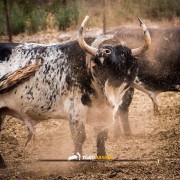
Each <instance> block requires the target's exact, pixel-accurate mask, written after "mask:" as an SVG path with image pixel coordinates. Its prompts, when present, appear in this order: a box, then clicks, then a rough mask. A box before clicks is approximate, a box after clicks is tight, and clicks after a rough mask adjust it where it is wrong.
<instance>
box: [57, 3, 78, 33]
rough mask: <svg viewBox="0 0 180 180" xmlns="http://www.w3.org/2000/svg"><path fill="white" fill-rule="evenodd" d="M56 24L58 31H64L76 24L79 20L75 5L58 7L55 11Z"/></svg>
mask: <svg viewBox="0 0 180 180" xmlns="http://www.w3.org/2000/svg"><path fill="white" fill-rule="evenodd" d="M55 17H56V24H57V26H58V29H59V30H66V29H67V28H68V27H70V26H72V25H74V24H77V23H78V18H79V9H78V5H77V4H76V3H70V4H68V5H67V6H65V7H63V6H59V8H58V9H56V10H55Z"/></svg>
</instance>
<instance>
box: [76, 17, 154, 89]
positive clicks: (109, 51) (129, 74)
mask: <svg viewBox="0 0 180 180" xmlns="http://www.w3.org/2000/svg"><path fill="white" fill-rule="evenodd" d="M88 19H89V17H88V16H86V17H85V19H84V20H83V22H82V24H81V27H80V30H79V37H78V42H79V45H80V46H81V48H82V49H83V50H84V51H86V52H87V53H89V54H90V55H92V58H90V59H91V61H92V62H93V64H94V65H95V66H93V68H92V70H93V71H92V72H93V74H94V75H96V77H98V78H100V80H102V82H105V81H106V80H107V79H108V80H109V82H110V83H111V84H113V85H114V86H116V87H117V86H119V85H120V84H121V83H122V81H126V82H128V83H131V82H132V80H133V78H134V77H135V73H136V69H137V61H136V57H137V56H139V55H142V54H143V53H144V52H145V51H146V50H147V49H148V48H149V46H150V44H151V37H150V34H149V32H148V30H147V28H146V26H145V24H143V22H142V21H141V20H140V19H139V21H140V26H141V27H142V30H143V31H144V39H145V43H144V45H143V46H141V47H139V48H136V49H129V48H128V47H126V46H123V45H115V46H103V47H101V48H96V47H92V46H89V45H88V44H87V43H86V42H85V41H84V37H83V29H84V26H85V24H86V22H87V20H88Z"/></svg>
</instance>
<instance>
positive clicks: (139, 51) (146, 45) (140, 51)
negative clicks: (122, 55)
mask: <svg viewBox="0 0 180 180" xmlns="http://www.w3.org/2000/svg"><path fill="white" fill-rule="evenodd" d="M138 20H139V22H140V26H141V29H142V30H143V32H144V45H143V46H141V47H139V48H136V49H131V52H132V55H133V56H140V55H142V54H143V53H145V52H146V51H147V50H148V49H149V46H150V45H151V36H150V34H149V31H148V29H147V27H146V25H145V24H144V23H143V22H142V20H141V19H140V18H138Z"/></svg>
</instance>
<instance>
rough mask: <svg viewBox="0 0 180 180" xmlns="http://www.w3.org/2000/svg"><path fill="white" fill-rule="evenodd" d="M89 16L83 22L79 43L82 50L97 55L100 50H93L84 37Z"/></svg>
mask: <svg viewBox="0 0 180 180" xmlns="http://www.w3.org/2000/svg"><path fill="white" fill-rule="evenodd" d="M88 19H89V16H86V17H85V18H84V20H83V22H82V23H81V27H80V29H79V35H78V42H79V45H80V46H81V48H82V49H83V50H84V51H86V52H87V53H89V54H91V55H96V53H97V51H98V49H96V48H93V47H91V46H89V45H88V44H87V43H86V42H85V41H84V36H83V30H84V26H85V24H86V22H87V21H88Z"/></svg>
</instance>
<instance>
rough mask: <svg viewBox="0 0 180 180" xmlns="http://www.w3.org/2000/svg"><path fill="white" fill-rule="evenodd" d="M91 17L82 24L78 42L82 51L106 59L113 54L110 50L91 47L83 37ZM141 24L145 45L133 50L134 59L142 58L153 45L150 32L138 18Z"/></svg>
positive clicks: (87, 17)
mask: <svg viewBox="0 0 180 180" xmlns="http://www.w3.org/2000/svg"><path fill="white" fill-rule="evenodd" d="M88 19H89V16H86V17H85V18H84V20H83V22H82V24H81V27H80V30H79V37H78V42H79V45H80V46H81V47H82V49H84V50H85V51H86V52H87V53H89V54H91V55H93V56H95V55H99V56H100V57H101V56H102V55H103V56H104V57H107V56H109V55H110V54H111V52H110V51H109V49H104V48H102V49H101V50H98V49H97V48H94V47H91V46H89V45H88V44H87V43H86V42H85V41H84V37H83V30H84V26H85V24H86V22H87V21H88ZM138 20H139V22H140V26H141V28H142V30H143V32H144V45H143V46H141V47H138V48H135V49H131V53H132V55H133V56H134V57H137V56H140V55H142V54H143V53H145V52H146V51H147V50H148V48H149V46H150V45H151V37H150V34H149V31H148V29H147V27H146V25H145V24H144V23H143V22H142V20H141V19H140V18H138Z"/></svg>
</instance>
